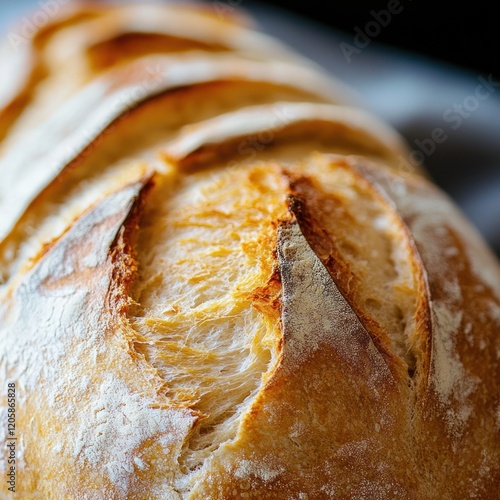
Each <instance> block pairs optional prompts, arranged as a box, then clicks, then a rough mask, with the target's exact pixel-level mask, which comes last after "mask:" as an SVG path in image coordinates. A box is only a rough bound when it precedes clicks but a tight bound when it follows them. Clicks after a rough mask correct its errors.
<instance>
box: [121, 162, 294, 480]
mask: <svg viewBox="0 0 500 500" xmlns="http://www.w3.org/2000/svg"><path fill="white" fill-rule="evenodd" d="M164 181H165V184H164V185H163V186H160V188H159V189H157V190H156V193H155V195H154V197H153V198H154V199H153V200H152V201H151V203H150V204H148V207H147V209H146V211H145V214H144V216H143V218H142V221H141V229H140V231H139V233H138V235H137V239H136V241H137V244H136V253H137V262H138V275H137V279H136V282H135V284H134V287H133V288H132V291H131V298H132V300H133V301H134V303H136V306H134V307H133V308H131V310H130V313H129V319H130V323H131V325H132V327H133V328H134V329H135V331H136V335H137V341H136V343H135V345H136V349H137V350H138V352H139V353H140V354H142V355H143V356H144V357H145V359H146V360H147V361H148V362H149V363H150V364H151V365H153V366H154V367H155V368H156V369H157V371H158V374H159V375H160V377H161V378H162V379H163V381H164V387H165V395H166V397H167V398H168V399H169V401H170V402H171V404H172V405H174V406H182V407H186V408H190V409H192V410H193V411H194V412H196V413H197V414H198V415H199V419H198V422H197V424H196V426H195V428H194V429H193V432H192V435H191V437H190V439H189V440H188V442H186V443H185V445H184V451H183V454H182V455H181V456H180V458H179V465H180V467H181V470H182V471H183V472H184V473H186V474H187V473H189V472H192V471H195V470H196V469H197V468H199V467H200V466H201V465H202V464H203V462H204V460H206V459H207V458H208V457H209V456H210V454H211V453H212V452H213V451H214V450H216V449H217V448H218V447H219V446H220V445H221V444H222V443H224V442H226V441H229V440H231V439H234V438H235V436H236V433H237V430H238V427H239V422H240V421H241V418H242V415H243V414H244V413H245V410H246V409H248V408H249V406H250V404H251V403H252V401H253V400H254V398H255V396H256V395H257V393H258V392H259V390H260V388H261V385H262V384H263V383H264V382H265V379H266V374H267V373H269V371H270V370H272V366H273V365H274V364H275V363H276V360H277V357H278V353H279V343H280V335H281V334H280V322H279V307H278V304H277V301H276V295H277V294H279V291H280V287H279V284H278V283H277V282H276V275H275V255H274V248H275V245H276V229H275V224H274V223H275V221H276V220H278V219H280V218H282V217H284V216H286V214H287V210H286V203H285V187H286V186H285V184H284V182H283V181H284V180H283V178H282V176H281V172H280V170H279V169H273V168H269V167H259V166H255V167H254V168H235V169H231V170H221V169H217V170H212V171H205V172H201V173H199V174H194V175H190V176H173V177H172V178H171V179H170V180H167V179H164Z"/></svg>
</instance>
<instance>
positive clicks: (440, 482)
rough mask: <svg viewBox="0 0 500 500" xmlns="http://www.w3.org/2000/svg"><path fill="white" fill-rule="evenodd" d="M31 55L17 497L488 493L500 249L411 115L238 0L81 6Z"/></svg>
mask: <svg viewBox="0 0 500 500" xmlns="http://www.w3.org/2000/svg"><path fill="white" fill-rule="evenodd" d="M149 9H152V10H149ZM69 40H71V42H69ZM25 48H26V51H24V52H23V53H21V52H19V53H18V54H17V56H18V57H23V54H25V53H27V52H29V53H30V54H31V58H32V65H31V66H30V65H27V64H28V63H27V62H23V63H22V64H21V67H22V68H23V70H24V74H25V79H24V80H22V79H20V80H19V81H18V83H17V84H16V85H15V91H16V92H17V93H16V92H13V93H12V92H11V94H10V97H9V99H10V100H8V99H6V100H5V101H3V103H4V104H2V105H3V108H0V109H2V110H3V111H0V123H1V124H2V127H3V129H2V130H3V131H4V133H3V137H4V142H3V146H2V156H1V158H0V176H1V178H2V183H1V184H0V213H1V218H0V338H1V340H2V341H1V342H0V377H1V379H0V380H1V382H2V388H3V390H2V393H1V395H0V415H1V416H2V419H1V420H2V423H4V422H7V420H8V418H9V416H12V415H13V412H12V411H9V408H12V406H9V405H10V400H11V399H12V398H8V393H7V390H6V387H13V386H12V384H14V386H15V401H16V403H15V412H14V414H15V436H13V435H12V434H9V432H8V427H6V426H4V425H3V424H2V426H1V427H0V429H1V430H0V443H1V445H2V449H3V450H6V449H11V448H12V445H11V443H13V442H14V443H15V444H14V445H13V449H14V450H15V452H14V467H15V471H14V476H12V473H11V475H10V476H8V477H7V474H8V473H9V472H10V471H11V469H10V467H11V466H12V464H11V463H9V460H11V459H12V457H11V456H10V455H9V454H5V453H3V454H2V456H1V457H0V468H1V470H2V476H3V477H4V478H7V479H9V480H10V481H12V477H14V480H13V481H14V484H15V491H16V493H15V494H16V495H18V496H19V498H44V499H46V498H47V499H62V498H64V499H66V498H67V499H73V498H74V499H77V498H82V499H84V498H85V499H212V498H213V499H229V498H257V499H261V498H273V499H274V498H275V499H297V500H299V499H300V500H302V499H322V498H356V499H360V498H375V499H385V498H407V499H433V498H439V499H456V498H485V499H486V498H487V499H489V498H496V497H497V496H498V485H499V482H500V446H499V442H500V439H499V438H500V400H499V395H500V335H499V333H500V268H499V265H498V261H497V260H496V258H495V257H494V256H493V255H492V253H491V252H490V250H489V249H488V248H487V247H486V245H485V244H484V242H483V241H482V240H481V238H480V236H479V235H478V234H477V232H476V231H475V229H473V228H472V227H471V226H470V224H469V223H468V222H467V221H466V220H465V219H464V217H463V216H462V215H461V213H460V212H459V211H458V209H457V208H456V207H455V206H454V205H453V203H452V202H451V201H450V200H449V199H448V198H447V196H446V195H445V194H443V193H442V192H441V191H440V190H439V189H438V188H437V187H435V186H434V185H433V184H432V182H431V181H429V180H428V178H427V177H426V175H425V173H423V172H421V171H417V170H415V169H414V168H412V166H411V164H409V163H408V162H407V161H406V158H407V157H408V152H407V149H406V146H405V145H404V143H403V141H402V140H401V139H400V138H399V136H398V135H397V134H396V133H395V132H394V131H392V130H391V129H390V128H389V127H387V126H386V125H384V124H383V123H381V122H380V121H379V120H377V119H376V118H374V117H372V116H370V115H368V114H367V113H365V112H363V111H362V110H360V109H357V108H355V107H350V106H347V105H346V102H347V101H348V100H349V96H348V92H347V93H346V92H345V91H344V90H343V88H342V86H341V85H339V84H337V83H336V82H334V81H333V80H332V79H331V78H330V77H328V76H325V75H324V74H323V73H322V72H321V71H320V70H319V69H318V68H316V67H314V65H312V64H310V63H308V62H307V61H304V60H303V59H301V58H300V57H298V56H295V55H293V54H291V53H290V52H289V51H288V50H287V49H285V48H283V47H281V46H280V45H279V44H278V43H277V42H271V41H269V40H268V39H267V38H265V37H263V35H260V34H257V33H255V32H254V31H252V30H251V28H249V27H248V23H247V22H246V21H245V20H244V18H242V17H239V16H238V17H236V16H235V17H234V18H229V17H227V18H224V19H219V18H218V16H217V15H215V14H213V13H210V11H207V10H204V9H203V8H198V7H194V6H190V7H186V6H175V5H170V4H169V5H161V6H160V5H156V6H154V7H148V9H146V10H144V9H143V6H142V5H141V4H137V5H132V6H125V7H124V6H106V5H104V4H98V6H96V5H94V4H84V5H83V6H75V5H72V6H70V7H68V8H67V9H64V10H62V11H61V12H60V13H59V16H58V17H57V18H55V19H53V20H52V24H51V25H50V26H46V27H45V28H44V29H41V30H40V33H38V34H37V36H36V37H35V38H34V39H33V40H32V41H31V44H30V45H29V47H25ZM69 52H71V54H69ZM65 58H66V59H65ZM56 61H57V64H55V62H56ZM37 68H38V69H40V68H43V71H41V70H40V72H38V69H37ZM76 68H79V69H78V71H77V70H76ZM28 73H29V76H26V75H27V74H28ZM12 81H14V80H12ZM61 89H62V90H61ZM2 95H4V96H7V95H8V92H5V93H4V94H2ZM13 103H17V104H16V105H15V106H14V104H13ZM20 103H21V104H20ZM14 108H15V109H16V112H15V113H13V112H12V109H14ZM35 125H37V126H35ZM8 384H11V385H8ZM13 418H14V417H13ZM13 437H15V438H16V440H13V439H12V438H13ZM8 446H11V448H6V447H8ZM9 487H11V483H8V482H7V481H6V480H4V481H3V483H2V486H1V488H2V489H1V490H0V491H1V492H2V496H3V497H5V498H11V495H12V497H13V498H14V493H12V490H10V491H9V489H8V488H9Z"/></svg>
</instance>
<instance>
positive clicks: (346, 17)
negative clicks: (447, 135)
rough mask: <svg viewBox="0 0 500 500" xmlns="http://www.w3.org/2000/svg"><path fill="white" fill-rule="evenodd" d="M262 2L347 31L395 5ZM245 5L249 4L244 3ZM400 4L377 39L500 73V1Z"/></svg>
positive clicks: (378, 1)
mask: <svg viewBox="0 0 500 500" xmlns="http://www.w3.org/2000/svg"><path fill="white" fill-rule="evenodd" d="M233 1H234V0H233ZM234 3H235V4H236V3H237V1H235V2H234ZM249 3H256V2H249ZM261 3H262V4H266V5H270V6H277V7H281V8H285V9H287V10H289V11H291V12H294V13H296V14H298V15H300V16H303V17H306V18H308V19H311V20H314V21H317V22H320V23H323V24H324V25H326V26H329V27H331V28H333V29H335V30H341V31H343V32H344V33H346V34H349V33H351V34H354V28H355V27H356V26H358V27H360V28H363V27H364V26H365V25H366V24H367V23H368V22H370V21H372V20H373V19H374V18H373V15H372V14H371V12H372V11H375V12H380V11H381V10H387V9H388V7H389V5H390V4H391V2H390V1H388V0H371V1H366V0H351V1H348V2H324V1H323V2H320V1H319V0H306V1H303V2H289V1H285V0H266V1H263V2H261ZM241 4H242V5H243V6H244V5H245V3H244V2H241ZM398 4H399V6H400V7H402V9H400V10H401V12H399V13H398V14H395V15H394V16H393V17H394V19H393V20H395V21H396V22H391V23H389V25H388V26H387V27H385V28H384V29H382V30H381V32H380V34H379V35H378V36H377V37H376V41H377V42H381V43H385V44H391V45H393V46H395V47H399V48H402V49H409V50H412V51H416V52H419V53H422V54H427V55H429V56H431V57H434V58H436V59H440V60H442V61H444V62H451V63H454V64H457V65H459V66H462V67H464V68H469V69H471V70H472V71H474V72H482V73H491V72H492V73H494V74H495V75H496V76H499V77H500V38H499V35H500V25H499V14H498V12H499V5H498V3H497V2H493V1H490V2H485V1H480V2H477V1H476V2H471V3H467V4H465V3H464V4H460V3H459V2H457V1H450V0H440V1H439V2H433V3H432V4H430V3H429V2H421V1H418V0H413V1H412V0H400V1H399V2H398V1H396V2H393V3H392V4H391V7H392V10H398V7H397V5H398Z"/></svg>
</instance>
